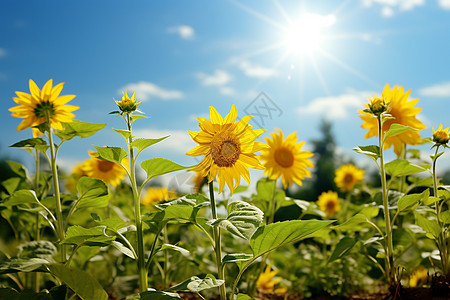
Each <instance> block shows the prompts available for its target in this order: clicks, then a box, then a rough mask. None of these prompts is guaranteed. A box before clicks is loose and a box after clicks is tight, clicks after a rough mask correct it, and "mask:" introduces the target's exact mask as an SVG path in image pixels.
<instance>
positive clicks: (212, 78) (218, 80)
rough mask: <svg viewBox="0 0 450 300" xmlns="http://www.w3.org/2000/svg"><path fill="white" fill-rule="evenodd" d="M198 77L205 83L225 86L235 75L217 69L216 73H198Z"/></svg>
mask: <svg viewBox="0 0 450 300" xmlns="http://www.w3.org/2000/svg"><path fill="white" fill-rule="evenodd" d="M197 77H198V78H199V79H200V80H201V82H202V84H203V85H215V86H224V85H226V84H227V83H229V82H230V81H231V80H232V79H233V76H231V75H230V74H229V73H227V72H226V71H224V70H219V69H217V70H215V71H214V74H212V75H208V74H205V73H198V74H197Z"/></svg>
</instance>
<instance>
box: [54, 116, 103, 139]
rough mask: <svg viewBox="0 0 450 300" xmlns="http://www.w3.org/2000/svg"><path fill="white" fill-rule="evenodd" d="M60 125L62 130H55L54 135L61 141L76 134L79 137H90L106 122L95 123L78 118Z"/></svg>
mask: <svg viewBox="0 0 450 300" xmlns="http://www.w3.org/2000/svg"><path fill="white" fill-rule="evenodd" d="M62 125H63V129H62V130H55V135H56V136H57V137H59V138H60V139H61V141H68V140H71V139H73V138H74V137H77V136H78V137H80V138H86V137H90V136H91V135H94V134H95V133H96V132H97V131H99V130H101V129H103V127H105V126H106V124H95V123H88V122H82V121H78V120H73V121H72V122H71V123H62Z"/></svg>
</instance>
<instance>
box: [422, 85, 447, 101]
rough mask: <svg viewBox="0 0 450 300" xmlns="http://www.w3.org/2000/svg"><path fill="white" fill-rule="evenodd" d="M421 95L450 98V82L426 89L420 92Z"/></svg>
mask: <svg viewBox="0 0 450 300" xmlns="http://www.w3.org/2000/svg"><path fill="white" fill-rule="evenodd" d="M419 94H420V95H421V96H425V97H437V98H445V97H450V82H444V83H439V84H434V85H431V86H427V87H424V88H422V89H420V90H419Z"/></svg>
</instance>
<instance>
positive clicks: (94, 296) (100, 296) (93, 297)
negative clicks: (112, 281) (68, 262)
mask: <svg viewBox="0 0 450 300" xmlns="http://www.w3.org/2000/svg"><path fill="white" fill-rule="evenodd" d="M47 268H48V269H49V270H50V273H51V274H52V275H53V276H55V277H57V278H58V279H59V280H61V281H62V282H64V284H66V285H67V286H68V287H69V288H70V289H71V290H72V291H74V292H75V293H76V294H77V295H78V296H79V297H80V298H81V299H83V300H107V299H108V294H107V293H106V292H105V290H104V289H103V287H102V286H101V285H100V284H99V283H98V281H97V280H96V279H95V278H94V277H92V276H91V275H90V274H89V273H87V272H85V271H82V270H79V269H75V268H69V267H67V266H65V265H61V264H48V265H47Z"/></svg>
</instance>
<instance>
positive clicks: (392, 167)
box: [385, 159, 425, 177]
mask: <svg viewBox="0 0 450 300" xmlns="http://www.w3.org/2000/svg"><path fill="white" fill-rule="evenodd" d="M385 167H386V173H387V174H389V175H391V176H392V177H398V176H408V175H412V174H417V173H420V172H423V171H425V169H424V168H422V167H420V166H418V165H415V164H412V163H410V162H409V161H407V160H405V159H396V160H393V161H391V162H388V163H387V164H386V165H385Z"/></svg>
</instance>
